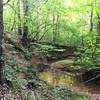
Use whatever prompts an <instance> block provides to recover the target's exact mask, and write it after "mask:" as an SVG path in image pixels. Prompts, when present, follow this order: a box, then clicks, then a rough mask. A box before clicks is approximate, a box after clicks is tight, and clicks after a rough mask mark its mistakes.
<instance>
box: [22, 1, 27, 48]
mask: <svg viewBox="0 0 100 100" xmlns="http://www.w3.org/2000/svg"><path fill="white" fill-rule="evenodd" d="M23 6H24V25H23V35H22V44H23V45H24V46H26V45H28V38H27V35H28V25H27V22H28V20H27V16H28V1H27V0H24V3H23Z"/></svg>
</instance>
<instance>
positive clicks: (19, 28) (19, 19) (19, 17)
mask: <svg viewBox="0 0 100 100" xmlns="http://www.w3.org/2000/svg"><path fill="white" fill-rule="evenodd" d="M17 4H18V33H19V35H22V28H21V16H20V0H18V2H17Z"/></svg>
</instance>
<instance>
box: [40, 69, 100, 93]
mask: <svg viewBox="0 0 100 100" xmlns="http://www.w3.org/2000/svg"><path fill="white" fill-rule="evenodd" d="M41 77H42V78H43V79H44V80H46V81H47V82H49V83H50V84H52V85H54V86H56V85H65V86H68V87H69V88H71V89H72V90H75V91H79V92H82V93H85V94H100V85H99V84H96V83H84V82H80V81H79V80H78V79H77V78H76V77H72V76H69V75H66V74H64V73H61V72H56V73H55V72H53V71H50V70H47V71H44V72H42V73H41Z"/></svg>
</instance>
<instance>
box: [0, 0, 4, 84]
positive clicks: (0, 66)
mask: <svg viewBox="0 0 100 100" xmlns="http://www.w3.org/2000/svg"><path fill="white" fill-rule="evenodd" d="M3 43H4V27H3V0H0V84H1V85H3V83H4V56H3V47H4V46H3Z"/></svg>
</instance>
